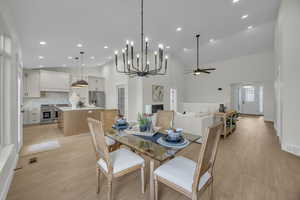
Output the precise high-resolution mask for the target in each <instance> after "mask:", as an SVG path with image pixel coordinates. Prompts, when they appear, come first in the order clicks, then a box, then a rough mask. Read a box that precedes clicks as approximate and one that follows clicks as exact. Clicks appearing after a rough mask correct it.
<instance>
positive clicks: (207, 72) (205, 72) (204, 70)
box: [200, 69, 210, 74]
mask: <svg viewBox="0 0 300 200" xmlns="http://www.w3.org/2000/svg"><path fill="white" fill-rule="evenodd" d="M200 71H201V72H203V73H206V74H210V72H208V71H205V70H202V69H201V70H200Z"/></svg>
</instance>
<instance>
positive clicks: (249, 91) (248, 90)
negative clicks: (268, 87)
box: [244, 86, 255, 102]
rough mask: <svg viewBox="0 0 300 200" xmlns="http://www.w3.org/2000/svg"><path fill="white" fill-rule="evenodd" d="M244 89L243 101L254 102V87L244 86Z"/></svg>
mask: <svg viewBox="0 0 300 200" xmlns="http://www.w3.org/2000/svg"><path fill="white" fill-rule="evenodd" d="M244 90H245V101H246V102H254V101H255V88H254V87H253V86H244Z"/></svg>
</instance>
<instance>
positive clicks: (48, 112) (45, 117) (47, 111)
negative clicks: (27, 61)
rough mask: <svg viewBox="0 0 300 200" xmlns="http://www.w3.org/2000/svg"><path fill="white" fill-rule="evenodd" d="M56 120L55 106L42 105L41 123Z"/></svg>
mask: <svg viewBox="0 0 300 200" xmlns="http://www.w3.org/2000/svg"><path fill="white" fill-rule="evenodd" d="M52 122H54V113H53V106H51V105H41V123H52Z"/></svg>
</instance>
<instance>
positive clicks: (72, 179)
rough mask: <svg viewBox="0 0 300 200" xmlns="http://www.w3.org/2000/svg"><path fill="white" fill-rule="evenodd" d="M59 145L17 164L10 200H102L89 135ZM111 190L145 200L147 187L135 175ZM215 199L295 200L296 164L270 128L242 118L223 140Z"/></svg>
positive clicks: (172, 199)
mask: <svg viewBox="0 0 300 200" xmlns="http://www.w3.org/2000/svg"><path fill="white" fill-rule="evenodd" d="M52 131H53V132H54V133H56V134H57V129H56V128H55V127H54V126H41V127H38V128H37V127H28V128H25V130H24V137H25V140H26V137H27V135H28V136H29V135H31V136H32V135H37V137H42V136H41V135H43V134H45V133H49V132H52ZM31 136H29V137H31ZM58 139H59V141H60V144H61V148H59V149H56V150H52V151H48V152H44V153H39V154H37V155H35V156H36V157H37V158H38V162H37V163H35V164H31V165H29V164H28V159H29V158H30V156H27V157H21V158H20V161H19V164H18V166H19V167H20V166H22V169H20V170H17V171H16V173H15V177H14V179H13V183H12V186H11V188H10V191H9V194H8V198H7V199H8V200H74V199H76V200H96V199H101V200H105V199H106V186H103V187H102V189H101V194H100V195H99V196H98V195H96V171H95V155H94V152H93V149H92V144H91V139H90V137H89V135H79V136H71V137H61V136H60V135H58ZM198 153H199V145H197V144H193V145H192V146H191V147H190V148H189V149H187V150H186V151H185V152H183V153H182V154H183V155H184V156H186V157H188V158H191V159H196V157H197V155H198ZM148 171H149V170H148V169H147V179H148V177H149V175H148V174H149V172H148ZM102 182H103V183H104V184H105V183H106V180H105V179H104V178H103V179H102ZM113 190H114V199H115V200H144V199H145V200H146V199H148V197H149V182H148V180H147V192H146V194H145V195H143V194H142V193H141V191H140V177H139V173H133V174H130V175H126V176H124V177H121V178H120V179H118V180H117V181H116V183H114V188H113ZM214 194H215V199H217V200H225V199H226V200H299V199H300V158H299V157H296V156H293V155H291V154H288V153H286V152H282V151H281V150H280V146H279V143H278V140H277V137H276V136H275V132H274V129H273V128H272V126H271V124H269V123H267V124H266V123H264V121H263V120H262V119H261V118H255V117H243V118H242V119H241V120H240V121H239V123H238V128H237V130H236V132H235V133H234V134H232V135H230V136H229V137H228V138H227V139H226V140H224V139H222V140H221V143H220V148H219V152H218V155H217V160H216V168H215V184H214ZM159 196H160V200H185V199H186V198H185V197H184V196H182V195H180V194H179V193H177V192H173V191H172V190H171V189H169V188H167V187H164V186H160V190H159ZM204 197H205V198H203V199H208V198H207V195H204Z"/></svg>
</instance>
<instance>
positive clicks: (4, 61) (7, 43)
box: [0, 35, 12, 149]
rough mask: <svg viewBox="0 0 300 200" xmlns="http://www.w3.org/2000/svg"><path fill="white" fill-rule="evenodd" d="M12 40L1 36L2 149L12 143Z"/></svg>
mask: <svg viewBox="0 0 300 200" xmlns="http://www.w3.org/2000/svg"><path fill="white" fill-rule="evenodd" d="M11 53H12V42H11V38H9V37H6V36H4V35H0V111H1V112H0V149H1V148H2V147H3V146H4V145H6V144H8V143H9V142H10V135H5V134H7V133H9V132H10V124H11V119H10V116H8V115H9V114H10V109H9V108H10V105H9V102H10V100H11V99H10V98H11V97H10V96H11V93H10V84H7V83H10V82H11V72H12V57H11Z"/></svg>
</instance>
